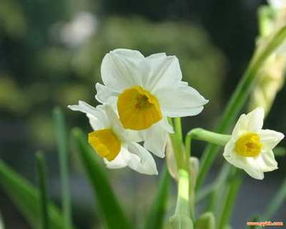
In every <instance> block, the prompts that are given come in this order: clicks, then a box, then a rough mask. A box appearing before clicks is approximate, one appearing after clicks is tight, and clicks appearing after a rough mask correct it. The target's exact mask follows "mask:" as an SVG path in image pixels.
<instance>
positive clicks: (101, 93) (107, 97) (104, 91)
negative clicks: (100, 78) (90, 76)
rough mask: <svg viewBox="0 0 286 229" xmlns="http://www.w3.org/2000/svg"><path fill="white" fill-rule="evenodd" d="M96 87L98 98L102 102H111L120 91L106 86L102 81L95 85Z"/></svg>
mask: <svg viewBox="0 0 286 229" xmlns="http://www.w3.org/2000/svg"><path fill="white" fill-rule="evenodd" d="M95 88H96V96H95V98H96V100H97V101H98V102H101V103H111V102H112V101H111V100H112V98H113V97H115V96H117V95H118V93H117V92H116V91H114V90H112V89H111V88H109V87H106V86H104V85H102V84H100V83H97V84H96V85H95Z"/></svg>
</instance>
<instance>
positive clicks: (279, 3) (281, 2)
mask: <svg viewBox="0 0 286 229" xmlns="http://www.w3.org/2000/svg"><path fill="white" fill-rule="evenodd" d="M268 3H269V4H270V5H271V6H272V7H273V8H274V9H283V8H286V0H268Z"/></svg>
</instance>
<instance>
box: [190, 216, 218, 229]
mask: <svg viewBox="0 0 286 229" xmlns="http://www.w3.org/2000/svg"><path fill="white" fill-rule="evenodd" d="M195 228H196V229H214V228H215V217H214V215H213V213H212V212H206V213H204V214H203V215H201V217H200V218H199V219H198V220H197V222H196V224H195Z"/></svg>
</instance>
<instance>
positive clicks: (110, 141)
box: [68, 101, 158, 175]
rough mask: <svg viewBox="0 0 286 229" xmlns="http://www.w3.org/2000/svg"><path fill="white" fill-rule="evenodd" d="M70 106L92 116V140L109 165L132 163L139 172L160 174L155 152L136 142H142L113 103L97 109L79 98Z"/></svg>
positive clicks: (90, 119)
mask: <svg viewBox="0 0 286 229" xmlns="http://www.w3.org/2000/svg"><path fill="white" fill-rule="evenodd" d="M68 107H69V108H70V109H71V110H74V111H80V112H83V113H85V114H86V115H87V117H88V118H89V122H90V125H91V127H92V129H93V131H92V132H91V133H89V134H88V142H89V144H90V145H91V146H92V147H93V149H94V150H95V151H96V152H97V154H98V155H99V156H100V157H102V158H103V159H104V162H105V163H106V165H107V167H108V168H111V169H116V168H123V167H126V166H128V167H130V168H131V169H133V170H135V171H137V172H139V173H143V174H148V175H155V174H158V172H157V168H156V163H155V161H154V158H153V157H152V155H151V154H150V153H149V152H148V151H147V150H146V149H145V148H143V147H142V146H141V145H140V144H138V143H136V142H137V141H140V139H139V138H138V136H137V135H136V133H133V131H129V130H126V129H124V128H123V127H122V125H121V123H120V121H119V120H118V117H117V115H116V114H115V113H114V111H113V110H112V109H111V107H110V106H108V105H99V106H97V107H96V108H94V107H92V106H91V105H89V104H87V103H85V102H82V101H79V104H78V105H70V106H68Z"/></svg>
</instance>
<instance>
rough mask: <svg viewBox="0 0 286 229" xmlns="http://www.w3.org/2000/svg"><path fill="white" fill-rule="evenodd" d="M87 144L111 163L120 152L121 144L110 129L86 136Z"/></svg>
mask: <svg viewBox="0 0 286 229" xmlns="http://www.w3.org/2000/svg"><path fill="white" fill-rule="evenodd" d="M88 143H89V144H90V145H91V146H92V147H93V149H94V150H95V151H96V152H97V153H98V155H99V156H101V157H105V158H106V159H107V160H108V161H112V160H113V159H114V158H115V157H116V156H117V155H118V153H119V152H120V148H121V142H120V140H119V139H118V137H117V136H116V135H115V134H114V133H113V131H112V130H111V129H102V130H97V131H93V132H91V133H89V134H88Z"/></svg>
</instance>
